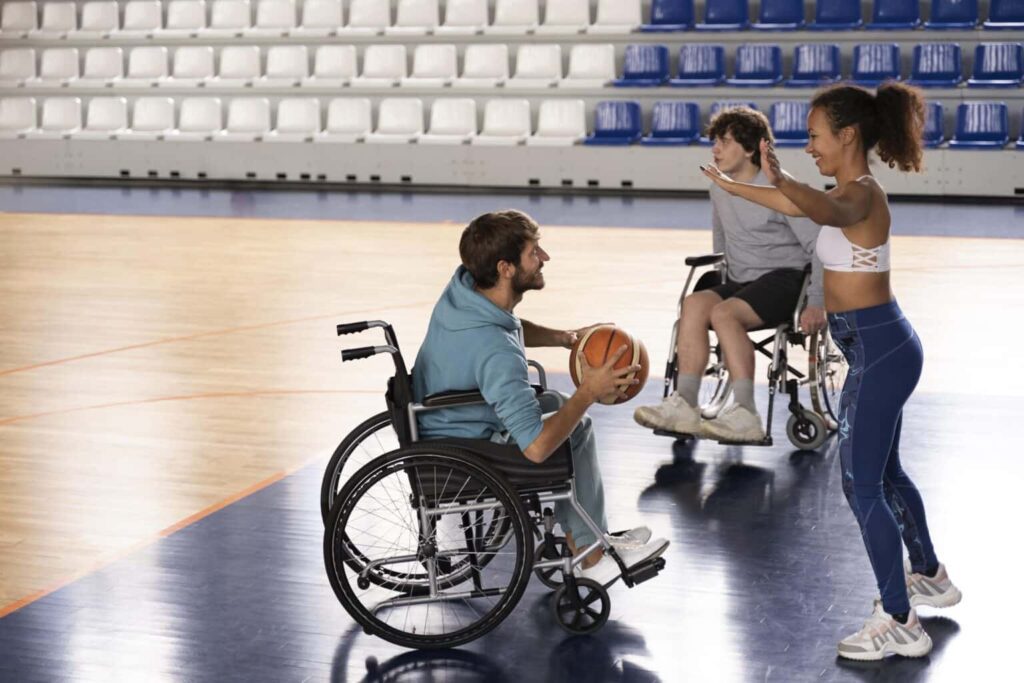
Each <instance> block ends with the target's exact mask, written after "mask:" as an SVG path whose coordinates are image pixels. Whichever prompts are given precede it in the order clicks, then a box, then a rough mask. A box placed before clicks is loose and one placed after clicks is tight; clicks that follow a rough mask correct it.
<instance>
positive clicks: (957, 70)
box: [910, 43, 963, 88]
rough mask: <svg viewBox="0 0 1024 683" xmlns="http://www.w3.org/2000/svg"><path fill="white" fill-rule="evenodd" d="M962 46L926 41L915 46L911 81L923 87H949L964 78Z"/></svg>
mask: <svg viewBox="0 0 1024 683" xmlns="http://www.w3.org/2000/svg"><path fill="white" fill-rule="evenodd" d="M962 70H963V65H962V62H961V58H960V46H959V45H957V44H956V43H926V44H923V45H916V46H914V60H913V66H912V68H911V71H910V83H911V84H913V85H918V86H922V87H926V88H929V87H932V88H948V87H952V86H955V85H957V84H959V83H960V82H961V81H962V80H963V74H962Z"/></svg>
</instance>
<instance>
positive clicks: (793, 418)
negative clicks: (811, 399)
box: [786, 410, 828, 451]
mask: <svg viewBox="0 0 1024 683" xmlns="http://www.w3.org/2000/svg"><path fill="white" fill-rule="evenodd" d="M786 435H787V436H788V437H789V441H790V443H792V444H793V445H794V446H796V447H797V448H799V449H800V450H804V451H813V450H816V449H817V448H818V447H819V446H821V444H823V443H825V439H827V438H828V426H827V425H826V424H825V420H824V419H822V417H821V416H820V415H818V414H817V413H812V412H811V411H809V410H804V411H803V412H801V413H800V415H799V416H798V415H790V416H789V421H788V422H786Z"/></svg>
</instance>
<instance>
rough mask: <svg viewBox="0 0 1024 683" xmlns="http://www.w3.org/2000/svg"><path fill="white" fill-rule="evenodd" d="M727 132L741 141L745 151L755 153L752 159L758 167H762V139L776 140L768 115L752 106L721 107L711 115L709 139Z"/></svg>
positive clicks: (734, 138)
mask: <svg viewBox="0 0 1024 683" xmlns="http://www.w3.org/2000/svg"><path fill="white" fill-rule="evenodd" d="M726 133H728V134H730V135H732V139H733V140H735V141H736V142H738V143H740V146H741V147H743V149H744V150H745V151H747V152H753V153H754V156H752V157H750V161H751V163H753V164H754V165H755V166H757V167H758V168H760V167H761V140H763V139H765V138H767V139H768V141H769V142H774V141H775V136H774V135H772V127H771V124H769V123H768V117H767V116H765V115H764V114H762V113H761V112H759V111H757V110H756V109H751V108H750V107H742V106H740V107H729V108H728V109H721V110H719V111H718V113H717V114H715V115H714V116H712V117H711V121H710V122H709V123H708V132H707V135H708V139H710V140H714V139H715V138H718V137H721V136H723V135H725V134H726Z"/></svg>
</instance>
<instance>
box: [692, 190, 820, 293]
mask: <svg viewBox="0 0 1024 683" xmlns="http://www.w3.org/2000/svg"><path fill="white" fill-rule="evenodd" d="M750 182H751V183H752V184H754V185H768V179H767V178H766V177H765V175H764V173H761V172H760V171H758V173H757V175H756V176H755V177H754V179H753V180H751V181H750ZM711 229H712V236H713V237H712V248H713V249H714V250H715V251H716V252H722V253H725V258H726V261H727V262H728V264H729V279H730V280H733V281H735V282H753V281H754V280H756V279H757V278H759V277H761V276H762V275H764V274H765V273H768V272H770V271H773V270H778V269H780V268H796V269H801V268H804V267H805V266H806V265H807V264H808V263H810V264H811V281H810V283H809V284H808V288H807V305H808V306H819V307H821V306H824V304H825V294H824V289H823V286H822V268H821V261H820V260H818V256H817V254H816V253H815V251H814V244H815V242H817V240H818V231H819V230H821V228H820V226H818V224H817V223H815V222H813V221H812V220H810V219H809V218H793V217H791V216H787V215H785V214H782V213H779V212H778V211H774V210H772V209H768V208H765V207H763V206H761V205H760V204H755V203H754V202H750V201H747V200H746V199H741V198H740V197H736V196H734V195H731V194H729V193H728V192H726V191H725V190H723V189H722V188H720V187H718V185H712V186H711Z"/></svg>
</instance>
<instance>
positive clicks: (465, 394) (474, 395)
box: [423, 389, 485, 408]
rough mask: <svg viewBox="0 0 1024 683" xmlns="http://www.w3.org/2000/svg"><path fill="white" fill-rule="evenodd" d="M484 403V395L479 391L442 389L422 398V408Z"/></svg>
mask: <svg viewBox="0 0 1024 683" xmlns="http://www.w3.org/2000/svg"><path fill="white" fill-rule="evenodd" d="M478 403H485V401H484V395H483V394H481V393H480V392H479V391H460V390H458V389H455V390H453V391H442V392H440V393H438V394H431V395H430V396H427V397H426V398H424V399H423V407H424V408H440V407H443V406H471V405H476V404H478Z"/></svg>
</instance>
